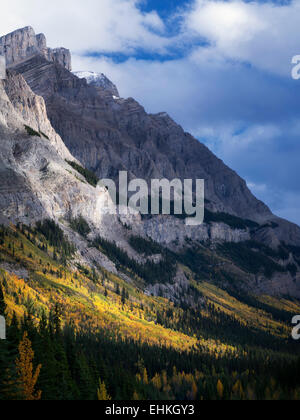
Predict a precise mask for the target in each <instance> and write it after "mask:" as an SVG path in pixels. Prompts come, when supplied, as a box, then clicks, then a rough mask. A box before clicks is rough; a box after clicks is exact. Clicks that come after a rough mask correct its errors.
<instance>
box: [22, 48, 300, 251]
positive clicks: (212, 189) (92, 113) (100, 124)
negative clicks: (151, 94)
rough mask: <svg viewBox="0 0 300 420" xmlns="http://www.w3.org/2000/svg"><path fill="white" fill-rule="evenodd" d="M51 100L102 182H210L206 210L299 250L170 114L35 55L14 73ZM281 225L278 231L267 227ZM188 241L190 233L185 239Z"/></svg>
mask: <svg viewBox="0 0 300 420" xmlns="http://www.w3.org/2000/svg"><path fill="white" fill-rule="evenodd" d="M14 69H15V71H17V72H18V73H20V74H22V75H23V77H24V78H25V80H26V81H27V83H28V84H29V86H30V87H31V89H32V90H33V91H34V92H35V93H36V94H38V95H40V96H42V97H43V98H44V100H45V103H46V107H47V113H48V116H49V119H50V121H51V123H52V125H53V127H54V128H55V130H56V131H57V133H59V134H60V136H61V138H62V139H63V141H64V142H65V144H66V146H67V147H68V149H69V150H70V152H71V153H72V155H73V156H75V157H76V158H77V159H78V160H79V161H80V162H82V164H83V166H85V167H87V168H88V169H91V170H93V171H94V172H95V173H96V174H97V175H98V176H99V178H113V179H116V180H117V178H118V174H119V171H121V170H125V171H128V173H129V177H130V178H136V177H137V178H142V179H145V180H147V181H148V183H149V184H150V180H151V179H153V178H159V179H160V178H168V179H174V178H179V179H182V180H183V179H187V178H188V179H189V178H192V179H195V178H200V179H204V180H205V198H206V207H207V208H208V209H209V210H211V211H213V212H224V213H228V214H231V215H235V216H238V217H240V218H242V219H250V220H254V221H256V222H258V223H260V224H263V225H264V224H267V226H270V227H267V228H266V229H267V231H268V234H265V235H264V236H263V241H265V243H266V244H268V245H271V246H277V245H278V244H280V242H281V241H285V242H287V243H290V244H294V245H300V229H299V227H297V226H296V225H293V224H291V223H288V222H286V221H283V220H281V219H279V218H276V217H275V216H274V215H273V214H272V213H271V211H270V210H269V208H268V207H267V206H266V205H265V204H264V203H262V202H261V201H259V200H257V199H256V198H255V197H254V196H253V195H252V193H251V192H250V190H249V189H248V187H247V185H246V182H245V181H244V180H243V179H241V178H240V177H239V176H238V175H237V174H236V173H235V172H234V171H232V170H231V169H230V168H228V167H227V166H226V165H225V164H224V163H223V162H222V161H221V160H220V159H218V158H217V157H216V156H215V155H213V153H211V152H210V151H209V150H208V148H207V147H206V146H205V145H203V144H201V143H200V142H199V141H198V140H196V139H195V138H193V137H192V136H191V135H190V134H188V133H186V132H184V130H183V129H182V128H181V127H180V126H179V125H177V124H176V123H175V122H174V121H173V120H172V119H171V118H170V117H169V116H168V115H167V114H166V113H160V114H156V115H151V114H147V113H146V112H145V110H144V108H143V107H142V106H141V105H140V104H138V103H137V102H136V101H135V100H134V99H132V98H129V99H117V98H114V97H113V96H112V93H111V91H109V90H106V89H103V88H100V87H97V86H94V85H93V83H92V84H88V82H87V79H86V78H82V79H80V78H78V77H77V76H76V75H74V74H72V73H71V72H69V71H68V70H67V69H66V68H64V67H63V66H61V65H60V64H59V63H57V62H52V61H49V60H47V59H46V58H45V56H42V55H36V56H33V57H31V58H30V59H28V60H26V61H25V62H22V63H19V64H17V65H15V66H14ZM272 221H273V222H275V223H276V228H274V227H272V225H271V224H270V225H268V224H269V223H271V222H272ZM181 236H185V234H183V235H181Z"/></svg>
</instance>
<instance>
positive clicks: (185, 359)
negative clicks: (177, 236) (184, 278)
mask: <svg viewBox="0 0 300 420" xmlns="http://www.w3.org/2000/svg"><path fill="white" fill-rule="evenodd" d="M73 223H76V226H78V228H80V229H82V228H83V227H84V226H85V223H84V222H83V221H82V220H78V221H77V222H74V221H73ZM83 230H84V229H83ZM82 234H84V232H82ZM131 243H132V246H133V247H135V248H136V249H140V252H141V253H144V254H145V253H147V252H148V251H149V249H150V250H151V247H152V248H153V253H154V252H156V253H157V252H158V251H159V249H158V248H157V245H155V244H151V243H149V248H147V246H146V243H145V242H142V241H141V240H137V239H136V238H135V237H132V238H131ZM89 246H91V247H97V248H99V249H101V250H102V251H103V252H105V253H107V255H109V256H110V257H111V258H112V256H114V258H115V261H116V263H118V265H119V269H120V270H121V271H122V270H123V272H124V273H127V275H129V274H130V273H131V275H132V278H133V279H135V281H134V283H132V284H130V283H128V282H126V281H124V280H123V279H122V278H121V277H118V276H116V275H113V274H111V273H109V272H106V271H105V270H104V269H103V268H101V267H98V268H97V270H96V269H90V268H89V267H84V266H82V265H80V264H77V265H76V263H75V265H74V262H72V261H74V254H75V249H74V248H73V247H72V245H71V244H70V243H69V241H68V239H67V238H66V236H65V235H64V233H63V231H62V230H61V228H60V227H59V226H58V225H57V224H56V223H55V222H52V221H50V220H46V221H44V222H43V223H38V224H37V225H36V226H35V227H29V226H24V225H18V226H16V227H13V226H11V227H10V228H7V227H1V228H0V266H1V267H2V268H1V269H0V272H1V273H0V285H1V286H0V314H1V315H4V316H5V318H6V320H7V339H6V340H1V341H0V346H1V351H0V372H1V376H0V398H1V399H3V400H15V399H21V400H22V399H24V400H39V399H42V400H110V399H112V400H191V401H195V400H228V399H232V400H249V399H250V400H264V399H267V400H280V399H291V400H294V399H295V400H296V399H299V398H300V352H299V345H298V343H297V342H295V341H293V340H292V339H291V337H290V332H291V326H290V320H291V318H292V314H293V313H294V312H295V311H297V309H298V308H299V303H298V302H297V301H292V300H290V299H289V298H285V299H283V298H282V299H275V298H265V299H262V298H261V299H259V298H257V297H255V296H250V295H248V294H246V293H244V294H243V293H238V292H237V291H234V289H232V290H231V291H229V290H228V291H226V290H224V288H223V289H222V288H221V287H220V285H218V284H217V282H213V281H211V282H208V281H206V280H204V279H203V280H202V281H201V280H200V274H198V275H197V277H196V280H195V281H193V280H191V285H190V289H189V290H185V293H187V294H188V295H189V296H193V299H194V302H193V303H190V305H187V304H186V303H184V302H182V304H179V303H176V304H175V303H172V302H171V301H169V300H167V299H166V298H164V297H159V296H158V297H155V296H153V295H151V294H150V295H147V294H144V293H143V292H142V291H141V287H142V285H144V284H145V282H149V280H150V279H151V278H153V283H154V282H155V278H156V277H155V276H160V272H159V271H158V272H157V271H155V270H153V269H152V265H151V264H146V265H145V266H143V265H142V264H141V263H140V264H138V263H135V264H134V263H133V260H132V259H130V258H129V257H128V256H126V253H125V252H122V251H121V250H118V247H117V246H116V245H115V244H110V243H109V242H107V241H105V240H104V239H101V238H98V239H97V240H95V241H94V242H92V243H90V245H89ZM149 252H150V251H149ZM194 252H196V251H194ZM182 259H183V260H184V259H186V263H188V260H187V256H182ZM3 264H4V265H3ZM15 264H18V267H21V268H22V269H19V272H16V270H13V269H12V267H14V266H15ZM166 264H169V265H170V267H173V265H174V264H175V257H174V255H169V253H168V252H167V251H166V252H165V254H163V260H162V263H161V265H160V267H161V269H162V270H163V265H166ZM4 266H5V268H6V270H4V268H3V267H4ZM169 271H170V270H169ZM151 276H152V277H151ZM166 281H167V279H166ZM149 283H150V284H152V282H151V281H150V282H149ZM299 309H300V308H299Z"/></svg>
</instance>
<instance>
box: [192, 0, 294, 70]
mask: <svg viewBox="0 0 300 420" xmlns="http://www.w3.org/2000/svg"><path fill="white" fill-rule="evenodd" d="M299 28H300V2H299V1H298V0H294V1H293V2H292V3H291V4H286V5H279V4H277V5H275V4H274V3H271V2H268V3H260V2H258V1H252V2H247V3H246V2H244V1H242V0H231V1H226V2H222V1H218V0H195V2H194V3H193V6H192V7H191V8H190V9H189V10H188V11H187V12H186V13H185V25H184V31H186V32H192V33H194V34H197V35H198V36H201V37H203V38H204V39H206V40H207V41H208V42H209V43H210V48H209V49H210V50H211V51H212V52H213V55H214V57H218V56H221V57H227V58H230V59H234V60H240V61H247V62H250V63H251V64H253V65H254V66H257V67H258V68H260V69H263V70H268V71H271V72H274V73H279V74H284V75H285V76H288V77H290V73H291V59H292V57H293V56H294V55H295V54H297V53H299V52H300V46H299V42H298V38H299V31H300V29H299ZM203 53H204V54H205V53H207V51H206V49H205V50H203V48H200V54H199V56H200V57H201V55H202V54H203Z"/></svg>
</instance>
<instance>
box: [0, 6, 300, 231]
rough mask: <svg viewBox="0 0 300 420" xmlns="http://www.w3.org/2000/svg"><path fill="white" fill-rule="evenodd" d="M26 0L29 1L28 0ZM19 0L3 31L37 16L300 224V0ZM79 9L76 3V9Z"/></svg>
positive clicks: (82, 62) (85, 65)
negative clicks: (298, 60) (296, 61)
mask: <svg viewBox="0 0 300 420" xmlns="http://www.w3.org/2000/svg"><path fill="white" fill-rule="evenodd" d="M24 3H26V5H24ZM37 5H38V0H27V1H26V2H24V1H23V0H15V1H14V2H11V4H7V5H5V6H3V7H4V10H3V14H2V15H3V16H5V17H6V19H5V22H3V23H1V28H2V29H1V32H3V33H6V32H9V31H11V30H14V29H16V28H17V27H21V26H25V25H31V26H33V27H34V28H35V29H36V31H37V32H44V33H45V34H46V36H47V38H48V44H49V45H50V46H52V47H55V46H61V45H63V46H65V47H67V48H70V49H71V50H72V53H73V62H74V65H73V67H74V70H93V71H101V72H104V73H106V74H107V76H108V77H109V78H110V79H112V80H113V81H114V82H115V83H116V84H117V85H118V87H119V90H120V93H121V95H122V96H124V97H129V96H132V97H134V98H136V99H137V100H138V101H139V102H140V103H141V104H143V106H144V107H145V108H146V110H147V111H149V112H153V113H154V112H160V111H167V112H168V113H169V114H170V115H171V116H172V117H173V118H174V119H175V120H176V121H177V122H178V123H180V124H181V125H182V126H183V127H184V129H185V130H186V131H189V132H191V133H192V134H194V135H195V136H196V137H197V138H198V139H199V140H200V141H203V142H204V143H206V144H207V145H208V146H209V147H210V148H211V149H212V150H213V151H214V152H215V153H216V154H217V155H218V156H219V157H220V158H221V159H223V160H224V162H225V163H226V164H228V165H229V166H230V167H231V168H233V169H234V170H236V171H237V172H238V173H239V174H240V175H241V176H242V177H243V178H245V179H246V180H247V182H248V185H249V186H250V188H251V190H252V191H253V192H254V193H255V194H256V195H257V196H258V197H259V198H261V199H262V200H264V201H265V202H266V203H267V204H268V205H269V206H270V207H271V208H272V210H273V211H274V212H275V213H276V214H278V215H279V216H283V217H286V218H288V219H290V220H292V221H295V222H297V223H298V224H300V212H299V207H300V184H299V182H298V179H299V178H300V167H299V166H300V165H299V156H300V138H299V137H300V80H298V81H296V80H293V79H292V77H291V70H292V65H291V59H292V57H293V56H294V55H300V43H299V32H300V0H294V1H285V2H283V1H264V2H262V1H252V2H246V1H243V0H226V1H222V0H186V1H183V0H181V1H180V0H178V1H175V0H160V1H159V0H113V1H111V0H85V2H81V1H77V0H73V1H71V0H64V1H63V2H61V1H59V0H53V1H52V2H47V3H45V5H44V6H43V13H42V12H41V11H40V8H39V7H37ZM70 10H72V13H69V11H70Z"/></svg>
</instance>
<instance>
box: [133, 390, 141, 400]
mask: <svg viewBox="0 0 300 420" xmlns="http://www.w3.org/2000/svg"><path fill="white" fill-rule="evenodd" d="M132 399H133V401H139V400H140V397H139V394H138V393H137V392H136V391H134V394H133V397H132Z"/></svg>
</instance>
